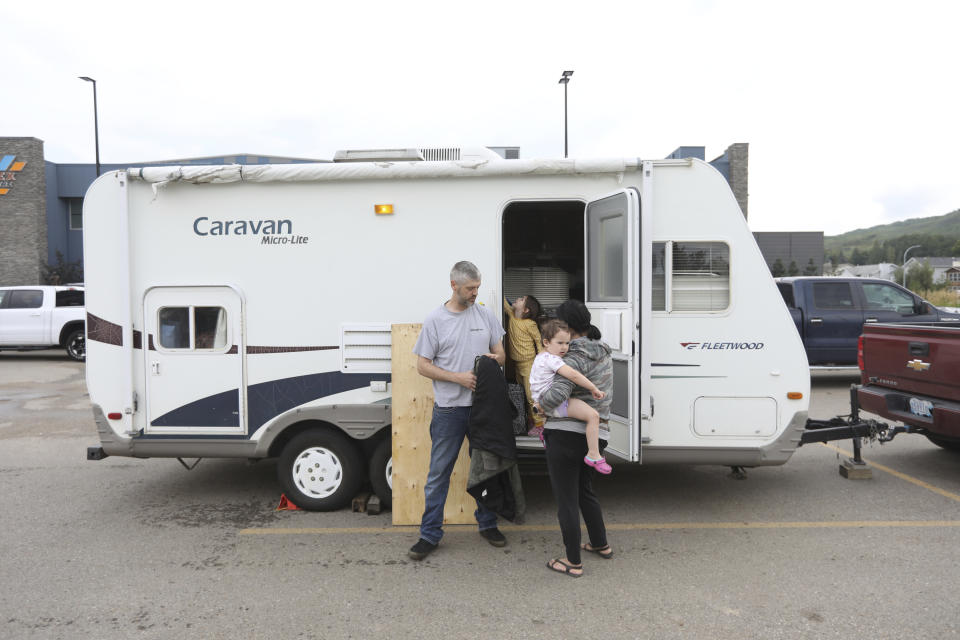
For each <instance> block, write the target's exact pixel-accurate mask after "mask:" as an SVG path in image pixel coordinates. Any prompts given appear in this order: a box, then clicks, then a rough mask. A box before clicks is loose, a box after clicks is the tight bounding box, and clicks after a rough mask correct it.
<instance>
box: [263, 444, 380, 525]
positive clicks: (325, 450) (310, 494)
mask: <svg viewBox="0 0 960 640" xmlns="http://www.w3.org/2000/svg"><path fill="white" fill-rule="evenodd" d="M277 478H278V480H279V481H280V487H281V488H282V489H283V492H284V495H286V496H287V499H288V500H290V501H291V502H292V503H293V504H295V505H297V506H298V507H300V508H301V509H306V510H308V511H334V510H336V509H340V508H342V507H344V506H346V505H347V504H349V503H350V501H351V500H352V499H353V497H354V496H355V495H357V492H358V491H359V490H360V485H361V484H362V482H363V460H362V459H361V457H360V453H359V451H357V447H356V446H354V444H353V443H352V442H351V441H350V439H349V438H347V436H345V435H344V434H342V433H340V432H339V431H335V430H333V429H330V428H327V429H324V428H314V429H309V430H307V431H304V432H303V433H300V434H297V435H296V436H294V437H293V439H291V440H290V442H288V443H287V444H286V446H284V448H283V451H281V453H280V459H279V461H278V462H277Z"/></svg>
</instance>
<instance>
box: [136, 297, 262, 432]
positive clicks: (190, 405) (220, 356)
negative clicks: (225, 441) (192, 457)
mask: <svg viewBox="0 0 960 640" xmlns="http://www.w3.org/2000/svg"><path fill="white" fill-rule="evenodd" d="M143 304H144V309H143V317H144V329H145V332H144V333H145V337H144V341H145V343H146V344H144V345H143V347H144V348H143V354H144V359H145V362H144V364H145V366H146V381H147V384H146V392H147V397H146V410H147V425H146V429H145V432H146V433H148V434H171V435H172V434H180V435H200V434H205V435H213V434H218V435H240V434H245V433H246V431H247V427H246V415H245V414H246V412H245V404H246V394H245V388H244V384H243V353H244V344H243V330H242V329H243V321H242V302H241V298H240V295H239V293H238V292H237V291H236V290H234V289H232V288H231V287H154V288H152V289H150V290H149V291H147V294H146V296H145V297H144V303H143Z"/></svg>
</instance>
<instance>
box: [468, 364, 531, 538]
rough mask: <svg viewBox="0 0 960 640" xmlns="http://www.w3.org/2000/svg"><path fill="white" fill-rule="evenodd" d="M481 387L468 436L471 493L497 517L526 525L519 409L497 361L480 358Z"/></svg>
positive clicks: (475, 394) (477, 372) (476, 368)
mask: <svg viewBox="0 0 960 640" xmlns="http://www.w3.org/2000/svg"><path fill="white" fill-rule="evenodd" d="M473 372H474V374H475V375H476V376H477V387H476V389H475V390H474V392H473V408H472V409H471V410H470V423H469V424H468V426H467V436H468V437H469V438H470V473H469V476H468V478H467V493H469V494H470V495H472V496H473V497H474V498H476V499H477V502H479V503H480V504H482V505H483V506H485V507H486V508H488V509H490V510H491V511H493V512H494V513H496V514H498V515H500V516H502V517H504V518H506V519H507V520H511V521H513V522H518V523H519V522H522V521H523V515H524V512H525V511H526V500H525V499H524V496H523V487H522V486H521V484H520V470H519V469H518V468H517V443H516V440H514V436H513V418H514V417H515V416H516V414H517V409H516V407H515V406H514V404H513V403H512V402H511V401H510V396H509V395H508V394H507V381H506V380H505V379H504V377H503V371H502V370H501V369H500V365H499V364H498V363H497V361H496V360H494V359H492V358H487V357H486V356H480V357H479V358H477V360H476V362H475V363H474V366H473Z"/></svg>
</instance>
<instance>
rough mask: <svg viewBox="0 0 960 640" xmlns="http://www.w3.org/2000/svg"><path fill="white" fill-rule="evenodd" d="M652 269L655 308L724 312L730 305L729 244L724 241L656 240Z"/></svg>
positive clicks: (679, 310) (656, 309)
mask: <svg viewBox="0 0 960 640" xmlns="http://www.w3.org/2000/svg"><path fill="white" fill-rule="evenodd" d="M652 268H653V277H652V286H653V291H652V307H653V310H654V311H673V312H683V311H723V310H724V309H726V308H727V307H729V306H730V247H729V246H728V245H727V244H726V243H725V242H655V243H653V264H652ZM667 283H669V286H668V285H667Z"/></svg>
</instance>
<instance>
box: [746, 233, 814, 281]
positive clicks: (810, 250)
mask: <svg viewBox="0 0 960 640" xmlns="http://www.w3.org/2000/svg"><path fill="white" fill-rule="evenodd" d="M753 237H754V238H755V239H756V241H757V246H759V247H760V253H762V254H763V258H764V260H766V261H767V266H768V267H769V268H770V273H772V274H773V275H775V276H777V275H784V276H788V275H814V276H820V275H823V255H824V252H823V232H822V231H755V232H754V233H753ZM778 261H779V264H778ZM781 268H782V269H783V271H784V272H783V273H780V270H781Z"/></svg>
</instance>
